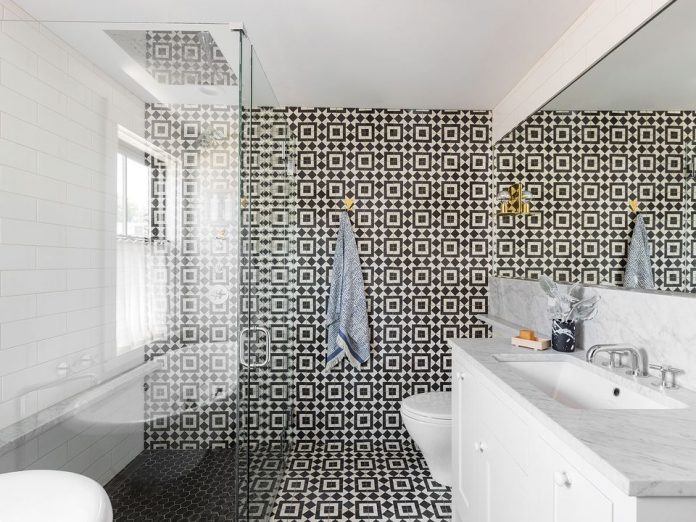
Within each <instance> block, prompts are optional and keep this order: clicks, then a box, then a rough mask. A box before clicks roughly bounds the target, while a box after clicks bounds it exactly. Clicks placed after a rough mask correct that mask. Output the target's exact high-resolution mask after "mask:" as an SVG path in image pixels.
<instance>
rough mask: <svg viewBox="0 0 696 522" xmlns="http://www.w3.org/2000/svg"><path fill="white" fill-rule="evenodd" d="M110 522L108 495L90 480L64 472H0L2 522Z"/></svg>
mask: <svg viewBox="0 0 696 522" xmlns="http://www.w3.org/2000/svg"><path fill="white" fill-rule="evenodd" d="M48 520H50V521H51V522H112V520H113V514H112V511H111V502H110V501H109V496H108V495H107V494H106V491H104V488H102V487H101V486H100V485H99V484H97V483H96V482H95V481H94V480H92V479H90V478H87V477H84V476H82V475H78V474H77V473H69V472H67V471H51V470H31V471H17V472H14V473H3V474H1V475H0V521H2V522H46V521H48Z"/></svg>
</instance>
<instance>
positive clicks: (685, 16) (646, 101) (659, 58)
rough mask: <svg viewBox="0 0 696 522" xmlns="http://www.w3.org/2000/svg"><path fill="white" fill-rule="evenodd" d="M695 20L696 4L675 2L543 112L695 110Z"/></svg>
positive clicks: (681, 1)
mask: <svg viewBox="0 0 696 522" xmlns="http://www.w3.org/2000/svg"><path fill="white" fill-rule="evenodd" d="M695 21H696V2H694V1H693V0H680V1H677V2H675V3H674V4H672V5H671V6H670V7H668V8H667V9H666V10H664V11H663V12H662V13H661V14H659V15H658V16H657V17H656V18H654V19H653V20H652V21H651V22H650V23H648V24H647V25H646V26H644V27H643V28H642V29H641V30H640V31H638V32H637V33H636V34H635V35H633V36H632V37H631V38H630V39H628V40H627V41H626V42H625V43H624V44H623V45H621V46H620V47H618V48H617V49H615V50H614V52H612V53H611V54H610V55H609V56H607V57H606V58H605V59H604V60H602V61H601V62H599V63H598V64H597V65H595V66H594V67H593V68H592V69H590V70H589V71H588V72H586V73H585V74H584V75H583V76H581V77H580V78H579V79H578V80H576V81H575V83H573V84H572V85H570V86H569V87H568V88H567V89H566V90H565V91H563V92H562V93H561V94H559V95H558V96H557V97H556V98H554V99H553V100H551V101H550V102H549V103H548V104H547V105H546V106H545V107H544V109H546V110H694V109H696V30H695V29H694V22H695Z"/></svg>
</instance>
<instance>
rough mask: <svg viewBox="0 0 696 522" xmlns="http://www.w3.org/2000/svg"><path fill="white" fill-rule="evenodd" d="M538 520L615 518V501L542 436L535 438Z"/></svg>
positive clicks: (607, 520)
mask: <svg viewBox="0 0 696 522" xmlns="http://www.w3.org/2000/svg"><path fill="white" fill-rule="evenodd" d="M534 454H535V457H536V458H535V464H534V467H535V475H536V479H535V481H534V482H535V483H536V487H537V488H538V490H537V494H538V497H537V506H536V509H535V511H536V512H537V514H538V516H537V517H535V520H536V521H538V522H588V521H590V520H591V521H592V522H612V520H613V505H612V502H611V500H609V498H607V497H606V496H605V495H604V494H603V493H602V492H601V491H600V490H599V489H597V488H596V487H595V486H594V485H593V484H592V483H591V482H590V481H589V480H587V479H586V478H585V477H584V476H583V475H582V474H580V472H579V471H578V470H577V469H576V468H574V467H573V466H571V465H570V464H569V463H568V461H567V460H566V459H564V458H563V457H562V456H561V455H560V454H559V453H558V452H557V451H556V450H554V449H553V448H552V447H551V446H550V445H549V444H548V443H547V442H545V441H544V440H543V439H541V438H537V439H536V441H535V452H534Z"/></svg>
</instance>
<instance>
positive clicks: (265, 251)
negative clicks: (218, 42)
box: [238, 36, 293, 520]
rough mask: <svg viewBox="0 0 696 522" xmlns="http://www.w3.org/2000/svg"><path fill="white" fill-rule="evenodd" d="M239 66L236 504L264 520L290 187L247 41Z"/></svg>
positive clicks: (279, 126)
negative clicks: (238, 287) (240, 130)
mask: <svg viewBox="0 0 696 522" xmlns="http://www.w3.org/2000/svg"><path fill="white" fill-rule="evenodd" d="M241 62H242V66H241V68H242V70H241V78H242V82H241V89H240V99H241V103H240V105H241V114H242V118H241V121H242V133H241V144H240V150H241V161H242V168H241V176H240V194H241V200H240V213H241V229H240V253H241V263H240V284H241V286H240V289H241V292H240V294H239V295H240V312H241V313H240V316H239V317H240V324H239V332H240V335H239V364H238V370H239V377H238V393H239V404H238V415H239V417H238V456H239V472H238V475H239V487H238V491H239V502H238V504H239V509H240V518H241V519H242V520H267V519H268V518H269V517H270V515H271V512H272V508H273V503H274V501H275V496H276V493H277V490H278V487H279V485H280V480H281V477H282V472H283V468H284V463H285V456H286V453H287V440H288V429H289V425H290V418H291V414H290V412H291V402H290V398H291V380H290V379H291V354H292V351H291V349H290V347H291V344H292V339H293V337H292V335H293V332H292V329H291V327H290V325H291V323H290V311H291V306H292V292H291V289H292V284H291V283H292V280H293V274H292V270H291V263H290V257H291V256H290V252H291V247H290V242H289V230H290V226H291V214H290V209H291V208H292V204H291V203H292V190H291V188H292V185H291V183H290V180H289V176H288V173H289V172H290V170H289V168H288V165H289V158H290V154H289V151H288V134H287V124H286V118H285V111H284V110H283V109H282V108H281V107H279V106H278V101H277V99H276V97H275V95H274V93H273V89H272V87H271V86H270V83H269V82H268V79H267V77H266V75H265V73H264V71H263V68H262V66H261V64H260V62H259V60H258V57H257V56H256V53H255V51H254V49H253V47H252V46H251V45H250V44H249V42H248V40H246V37H245V36H242V59H241Z"/></svg>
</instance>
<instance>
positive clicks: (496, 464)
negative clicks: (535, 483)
mask: <svg viewBox="0 0 696 522" xmlns="http://www.w3.org/2000/svg"><path fill="white" fill-rule="evenodd" d="M479 444H480V446H479V447H480V451H479V453H480V458H481V479H482V481H483V484H482V486H483V491H482V501H483V502H482V503H483V506H482V507H483V510H482V516H481V518H480V519H481V520H482V521H484V522H527V521H529V520H530V519H529V505H530V493H529V487H530V484H529V479H528V477H527V475H526V473H525V472H524V471H523V470H522V468H520V466H519V465H518V464H517V462H516V461H515V460H514V459H513V458H512V457H511V456H510V454H509V453H508V452H507V451H506V450H505V448H504V447H503V445H502V444H501V443H500V441H499V440H498V438H497V437H496V436H495V435H493V433H492V432H491V431H489V430H487V429H485V428H484V430H483V432H482V436H481V442H480V443H479Z"/></svg>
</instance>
